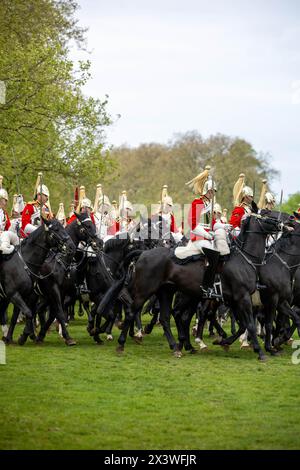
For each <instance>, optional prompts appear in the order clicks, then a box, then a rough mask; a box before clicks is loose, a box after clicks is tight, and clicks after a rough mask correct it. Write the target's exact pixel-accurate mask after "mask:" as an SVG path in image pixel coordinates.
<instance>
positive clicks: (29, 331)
mask: <svg viewBox="0 0 300 470" xmlns="http://www.w3.org/2000/svg"><path fill="white" fill-rule="evenodd" d="M10 301H11V302H12V303H13V304H14V305H15V306H16V307H17V308H19V310H21V312H22V313H24V315H25V316H26V324H25V328H24V330H23V333H22V334H21V336H20V337H19V339H18V344H19V345H20V346H23V344H25V343H26V341H27V338H28V336H30V335H34V329H33V321H32V312H31V310H30V308H29V307H28V305H27V304H26V303H25V302H24V300H23V298H22V296H21V295H20V294H19V292H15V293H14V294H13V295H12V296H11V298H10Z"/></svg>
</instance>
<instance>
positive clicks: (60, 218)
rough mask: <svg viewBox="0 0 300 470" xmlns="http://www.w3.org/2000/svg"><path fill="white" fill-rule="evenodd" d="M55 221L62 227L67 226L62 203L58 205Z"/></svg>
mask: <svg viewBox="0 0 300 470" xmlns="http://www.w3.org/2000/svg"><path fill="white" fill-rule="evenodd" d="M56 219H57V220H58V221H59V222H60V223H61V224H62V226H63V227H65V226H66V225H67V219H66V214H65V208H64V203H63V202H60V203H59V208H58V211H57V214H56Z"/></svg>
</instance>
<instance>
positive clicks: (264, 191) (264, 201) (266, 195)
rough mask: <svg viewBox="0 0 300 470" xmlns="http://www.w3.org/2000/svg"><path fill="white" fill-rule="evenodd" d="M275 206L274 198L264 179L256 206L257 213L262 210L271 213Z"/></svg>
mask: <svg viewBox="0 0 300 470" xmlns="http://www.w3.org/2000/svg"><path fill="white" fill-rule="evenodd" d="M275 205H276V200H275V196H274V195H273V194H272V193H271V192H270V191H269V190H268V182H267V180H266V179H264V180H262V187H261V193H260V198H259V202H258V204H257V206H258V209H259V212H260V211H261V210H262V209H266V210H269V211H272V210H274V207H275Z"/></svg>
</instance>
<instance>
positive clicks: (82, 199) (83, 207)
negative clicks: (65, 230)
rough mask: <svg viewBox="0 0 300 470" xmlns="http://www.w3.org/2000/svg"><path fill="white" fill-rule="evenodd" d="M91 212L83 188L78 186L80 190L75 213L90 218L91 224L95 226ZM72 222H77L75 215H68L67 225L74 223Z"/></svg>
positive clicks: (91, 207) (91, 208) (89, 203)
mask: <svg viewBox="0 0 300 470" xmlns="http://www.w3.org/2000/svg"><path fill="white" fill-rule="evenodd" d="M92 210H93V206H92V202H91V200H90V199H89V198H88V197H86V194H85V186H80V188H79V202H78V206H77V209H76V211H77V212H80V213H81V214H86V215H87V217H90V219H91V221H92V222H93V224H94V225H96V224H95V217H94V214H93V212H92ZM74 220H77V217H76V215H75V214H73V215H72V216H71V214H70V218H69V220H68V222H67V225H69V224H71V223H72V222H74Z"/></svg>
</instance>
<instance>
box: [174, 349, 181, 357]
mask: <svg viewBox="0 0 300 470" xmlns="http://www.w3.org/2000/svg"><path fill="white" fill-rule="evenodd" d="M173 354H174V356H175V357H178V358H179V357H182V352H181V351H178V350H177V351H174V353H173Z"/></svg>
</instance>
